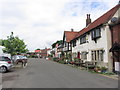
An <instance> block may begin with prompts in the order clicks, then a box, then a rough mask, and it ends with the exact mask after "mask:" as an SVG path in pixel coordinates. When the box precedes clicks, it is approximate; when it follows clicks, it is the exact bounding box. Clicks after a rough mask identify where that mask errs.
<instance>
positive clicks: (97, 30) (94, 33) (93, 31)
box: [91, 28, 101, 40]
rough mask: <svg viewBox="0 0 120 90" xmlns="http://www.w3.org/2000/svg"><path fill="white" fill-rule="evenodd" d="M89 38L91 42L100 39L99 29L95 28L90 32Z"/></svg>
mask: <svg viewBox="0 0 120 90" xmlns="http://www.w3.org/2000/svg"><path fill="white" fill-rule="evenodd" d="M91 37H92V40H96V39H97V38H100V37H101V29H100V28H96V29H94V30H92V32H91Z"/></svg>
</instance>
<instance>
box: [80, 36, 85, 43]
mask: <svg viewBox="0 0 120 90" xmlns="http://www.w3.org/2000/svg"><path fill="white" fill-rule="evenodd" d="M83 43H86V35H84V36H82V37H80V44H83Z"/></svg>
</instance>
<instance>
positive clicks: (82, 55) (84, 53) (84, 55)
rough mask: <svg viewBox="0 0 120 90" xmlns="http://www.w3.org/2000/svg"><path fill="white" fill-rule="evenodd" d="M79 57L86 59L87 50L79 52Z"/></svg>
mask: <svg viewBox="0 0 120 90" xmlns="http://www.w3.org/2000/svg"><path fill="white" fill-rule="evenodd" d="M81 59H83V60H87V52H82V53H81Z"/></svg>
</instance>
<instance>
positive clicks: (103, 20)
mask: <svg viewBox="0 0 120 90" xmlns="http://www.w3.org/2000/svg"><path fill="white" fill-rule="evenodd" d="M119 8H120V4H118V5H116V6H115V7H114V8H112V9H111V10H109V11H108V12H106V13H105V14H104V15H102V16H101V17H99V18H98V19H96V20H95V21H94V22H92V23H91V24H89V25H88V26H87V27H86V28H84V29H82V30H81V31H79V33H78V34H77V35H76V36H75V38H78V37H79V36H81V35H83V34H84V33H86V32H88V31H90V30H92V29H94V28H96V27H98V26H100V25H102V24H104V23H106V22H107V21H109V20H110V19H111V18H112V17H113V15H114V14H115V13H116V11H117V10H118V9H119ZM75 38H74V39H75Z"/></svg>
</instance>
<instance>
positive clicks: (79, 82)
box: [2, 59, 118, 88]
mask: <svg viewBox="0 0 120 90" xmlns="http://www.w3.org/2000/svg"><path fill="white" fill-rule="evenodd" d="M2 81H3V88H117V87H118V81H117V80H115V79H111V78H107V77H104V76H101V75H98V74H92V73H90V72H87V71H82V70H80V69H78V68H74V67H71V66H68V65H63V64H59V63H56V62H53V61H49V60H45V59H28V66H27V67H26V68H24V69H20V68H18V69H15V70H13V71H12V72H8V73H4V74H3V80H2Z"/></svg>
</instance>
